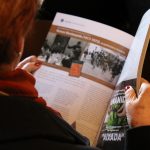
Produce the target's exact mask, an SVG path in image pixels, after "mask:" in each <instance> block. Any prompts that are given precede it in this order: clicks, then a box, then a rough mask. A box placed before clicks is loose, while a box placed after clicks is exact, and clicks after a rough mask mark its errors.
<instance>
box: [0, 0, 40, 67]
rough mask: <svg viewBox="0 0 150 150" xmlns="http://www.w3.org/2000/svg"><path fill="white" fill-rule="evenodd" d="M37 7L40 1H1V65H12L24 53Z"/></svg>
mask: <svg viewBox="0 0 150 150" xmlns="http://www.w3.org/2000/svg"><path fill="white" fill-rule="evenodd" d="M37 6H38V0H0V65H1V64H11V63H12V62H13V61H14V60H15V59H17V57H19V55H20V54H21V53H22V50H23V47H24V38H25V36H26V35H27V33H28V32H29V30H30V28H31V26H32V23H33V20H34V18H35V15H36V11H37Z"/></svg>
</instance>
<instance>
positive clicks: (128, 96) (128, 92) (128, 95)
mask: <svg viewBox="0 0 150 150" xmlns="http://www.w3.org/2000/svg"><path fill="white" fill-rule="evenodd" d="M135 99H136V93H135V91H134V89H133V88H132V87H131V86H128V89H127V90H126V91H125V100H126V101H130V100H135Z"/></svg>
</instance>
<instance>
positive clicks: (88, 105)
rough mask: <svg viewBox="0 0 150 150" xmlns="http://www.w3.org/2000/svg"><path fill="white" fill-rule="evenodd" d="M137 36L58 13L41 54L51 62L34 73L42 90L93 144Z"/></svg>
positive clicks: (41, 92) (69, 121)
mask: <svg viewBox="0 0 150 150" xmlns="http://www.w3.org/2000/svg"><path fill="white" fill-rule="evenodd" d="M132 41H133V36H131V35H129V34H127V33H125V32H123V31H120V30H118V29H115V28H112V27H110V26H107V25H104V24H101V23H98V22H94V21H91V20H88V19H84V18H80V17H76V16H72V15H67V14H63V13H57V14H56V17H55V19H54V21H53V23H52V25H51V27H50V30H49V32H48V34H47V37H46V38H45V43H44V44H43V46H42V48H41V54H40V55H39V56H38V58H39V59H40V60H42V61H44V62H45V64H46V65H48V66H45V65H43V66H42V67H41V68H40V69H39V70H38V71H37V72H36V73H35V74H34V76H35V78H36V88H37V90H38V92H39V94H40V95H41V96H42V97H44V98H45V99H46V101H47V104H48V105H49V106H51V107H53V108H55V109H56V110H58V111H59V112H60V113H61V114H62V116H63V118H64V119H65V120H66V121H67V122H68V123H69V124H74V125H75V126H76V130H77V131H79V132H80V133H81V134H83V135H84V136H87V137H88V138H89V139H90V142H91V145H93V144H95V140H96V138H97V134H98V131H99V130H100V128H101V126H102V123H103V120H104V116H105V114H106V110H107V108H108V105H109V103H110V98H111V96H112V93H113V90H114V88H115V85H116V83H117V81H118V79H119V76H120V73H121V70H122V68H123V66H124V62H125V60H126V57H127V55H128V52H129V48H130V46H131V43H132ZM74 62H76V63H77V62H82V63H80V65H77V64H74ZM72 64H74V65H72ZM81 64H82V67H81ZM73 66H74V68H72V67H73ZM77 66H80V68H77ZM79 70H80V71H81V72H79ZM74 75H77V76H76V77H75V76H74Z"/></svg>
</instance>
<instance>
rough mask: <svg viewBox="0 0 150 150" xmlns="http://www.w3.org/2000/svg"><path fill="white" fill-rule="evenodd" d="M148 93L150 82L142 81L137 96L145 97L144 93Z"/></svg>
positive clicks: (149, 91)
mask: <svg viewBox="0 0 150 150" xmlns="http://www.w3.org/2000/svg"><path fill="white" fill-rule="evenodd" d="M149 93H150V84H149V83H148V82H143V83H142V85H141V87H140V90H139V96H138V98H139V99H140V98H142V97H145V96H146V95H149Z"/></svg>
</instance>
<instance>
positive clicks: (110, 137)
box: [97, 10, 150, 150]
mask: <svg viewBox="0 0 150 150" xmlns="http://www.w3.org/2000/svg"><path fill="white" fill-rule="evenodd" d="M149 25H150V10H148V11H147V12H146V13H145V15H144V16H143V18H142V20H141V23H140V25H139V28H138V30H137V33H136V36H135V38H134V40H133V44H132V46H131V49H130V51H129V54H128V56H127V59H126V61H125V65H124V67H123V70H122V73H121V75H120V78H119V80H118V82H117V85H116V87H115V90H114V93H113V96H112V98H111V100H110V105H109V107H108V110H107V115H106V117H105V121H104V124H103V127H102V130H101V131H100V136H99V137H98V142H97V147H100V148H101V149H104V150H105V149H107V150H112V149H115V150H120V149H124V140H125V134H126V131H127V129H128V128H129V125H128V123H127V118H126V112H125V107H124V104H125V91H124V89H125V87H126V86H128V85H131V86H132V87H133V88H134V89H136V87H138V88H139V85H138V86H137V81H138V79H140V77H141V72H142V66H143V61H144V58H145V53H146V50H147V46H148V43H149V38H150V30H149ZM136 92H138V91H136Z"/></svg>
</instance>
